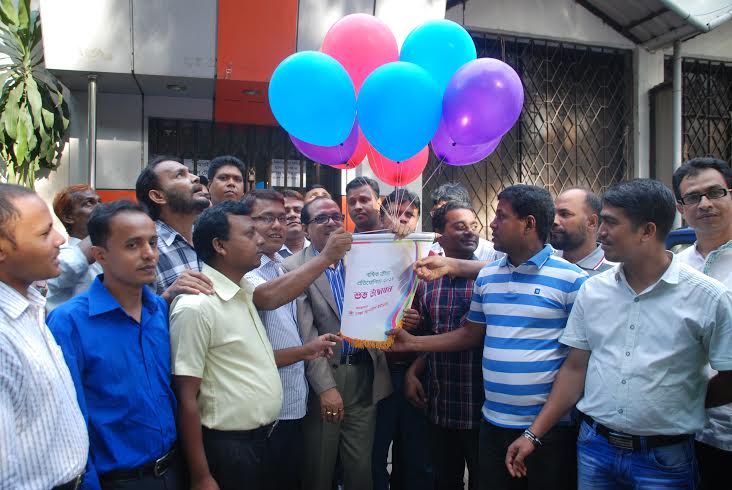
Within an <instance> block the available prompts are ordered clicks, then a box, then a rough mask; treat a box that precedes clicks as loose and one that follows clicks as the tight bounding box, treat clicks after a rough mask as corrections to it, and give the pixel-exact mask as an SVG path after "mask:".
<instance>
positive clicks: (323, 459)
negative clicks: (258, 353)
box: [283, 197, 392, 490]
mask: <svg viewBox="0 0 732 490" xmlns="http://www.w3.org/2000/svg"><path fill="white" fill-rule="evenodd" d="M343 220H344V216H343V213H342V211H341V209H340V208H339V207H338V205H337V204H336V203H335V202H334V201H332V200H331V199H328V198H324V197H321V198H317V199H315V200H313V201H311V202H309V203H308V204H306V205H305V207H304V208H303V210H302V222H303V224H304V225H305V232H306V233H307V236H308V238H309V239H310V241H311V245H310V246H309V247H307V248H306V249H304V250H302V251H300V252H298V253H296V254H295V255H293V256H291V257H288V258H287V259H286V260H285V261H284V264H283V265H284V268H285V269H286V270H289V271H292V270H295V269H297V268H299V267H305V266H307V264H308V263H309V262H312V261H314V260H317V259H318V257H320V256H321V255H322V253H324V249H325V247H326V243H327V241H328V240H329V238H330V237H332V236H333V235H334V234H338V233H343V231H342V228H343ZM344 278H345V269H344V265H343V260H338V261H335V262H334V263H333V264H332V265H331V267H329V268H328V269H326V270H325V273H323V274H321V275H320V277H318V278H317V279H316V280H315V282H313V283H312V284H311V285H310V286H308V288H307V289H306V290H305V293H304V294H303V295H302V296H301V297H300V298H298V302H297V317H298V323H299V326H300V333H301V335H302V338H303V342H308V341H310V340H311V339H314V338H316V337H318V336H319V335H323V334H326V333H333V334H335V333H338V331H339V330H340V318H341V311H342V308H343V292H344ZM333 350H334V351H335V355H334V356H333V358H331V359H325V358H318V359H315V360H312V361H309V362H308V363H307V365H306V376H307V378H308V381H309V382H310V386H311V387H312V391H313V394H314V395H317V396H311V397H310V401H309V404H308V412H307V415H306V416H305V419H304V422H303V429H304V438H305V458H304V460H303V463H304V471H303V483H304V488H305V489H307V490H310V489H312V490H321V489H324V488H331V483H332V480H333V474H334V469H335V465H336V460H337V459H338V456H339V455H340V460H341V463H342V465H343V471H344V475H343V483H344V486H345V488H347V489H348V490H359V489H364V490H371V488H372V479H371V449H372V445H373V439H374V424H375V418H376V403H377V402H378V401H379V400H381V399H383V398H385V397H387V396H388V395H389V394H390V393H391V391H392V387H391V381H390V379H389V370H388V367H387V365H386V359H385V358H384V354H383V352H381V351H380V350H375V349H363V350H362V351H360V353H359V354H347V353H344V350H343V349H341V347H340V344H338V345H336V346H335V347H334V349H333Z"/></svg>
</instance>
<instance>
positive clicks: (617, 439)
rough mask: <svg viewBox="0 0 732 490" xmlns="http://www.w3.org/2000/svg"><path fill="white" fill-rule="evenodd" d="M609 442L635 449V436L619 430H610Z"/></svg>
mask: <svg viewBox="0 0 732 490" xmlns="http://www.w3.org/2000/svg"><path fill="white" fill-rule="evenodd" d="M607 442H609V443H610V445H612V446H615V447H619V448H621V449H628V450H631V451H632V450H633V436H631V435H628V434H621V433H619V432H608V434H607Z"/></svg>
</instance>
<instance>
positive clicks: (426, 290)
mask: <svg viewBox="0 0 732 490" xmlns="http://www.w3.org/2000/svg"><path fill="white" fill-rule="evenodd" d="M432 227H433V228H434V230H435V231H436V232H438V233H440V234H441V235H442V236H441V237H440V238H439V241H440V245H441V247H442V249H443V250H444V253H445V256H446V257H454V258H457V259H461V260H474V261H476V260H477V257H476V256H475V251H476V249H477V247H478V233H477V230H478V229H479V227H480V224H479V223H478V220H477V218H476V216H475V212H474V211H473V209H472V208H471V206H470V204H468V203H460V202H455V201H450V202H448V203H447V204H445V205H444V206H441V207H440V208H439V209H437V210H435V213H434V214H433V215H432ZM474 283H475V281H474V280H473V279H464V278H459V277H458V278H452V277H450V276H443V277H441V278H440V279H438V280H436V281H420V282H419V285H418V286H417V292H416V293H415V296H414V304H415V307H416V308H417V310H418V312H419V313H420V314H421V323H422V326H423V328H424V329H425V330H426V331H427V332H429V334H431V335H439V334H443V333H447V332H451V331H454V330H457V329H460V328H463V324H464V322H465V318H466V316H467V314H468V311H469V310H470V299H471V298H472V295H473V286H474ZM481 352H482V348H481V347H480V346H477V347H474V348H472V349H468V350H464V351H462V352H444V353H434V352H433V353H429V354H427V355H426V356H425V357H420V358H418V359H417V360H416V361H414V363H413V364H412V365H411V366H410V368H409V369H408V370H407V374H406V376H405V381H404V386H405V388H404V391H405V395H406V398H407V400H409V402H410V403H412V404H413V405H414V406H415V407H417V408H419V409H421V410H424V409H427V414H428V419H429V426H428V430H427V433H428V434H427V435H428V437H429V449H430V451H431V453H432V466H433V469H434V474H435V489H437V490H452V489H455V488H462V487H463V478H464V474H465V465H466V464H467V466H468V473H469V488H470V489H476V488H478V473H479V470H478V441H479V431H480V420H481V416H480V409H481V407H482V406H483V400H484V397H483V374H482V371H481V362H482V355H481ZM425 370H426V371H427V378H428V379H427V385H426V387H427V390H426V393H425V389H424V387H423V386H422V382H421V381H420V379H419V375H420V374H421V373H422V372H424V371H425ZM413 417H415V416H414V415H413ZM408 449H411V450H412V451H415V450H416V449H412V448H408ZM425 487H426V485H422V486H414V487H411V488H425ZM407 488H410V487H409V486H408V487H407Z"/></svg>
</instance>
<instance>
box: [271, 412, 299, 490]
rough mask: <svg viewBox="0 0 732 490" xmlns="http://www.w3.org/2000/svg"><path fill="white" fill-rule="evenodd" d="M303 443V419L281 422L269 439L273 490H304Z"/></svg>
mask: <svg viewBox="0 0 732 490" xmlns="http://www.w3.org/2000/svg"><path fill="white" fill-rule="evenodd" d="M304 446H305V443H304V441H303V432H302V419H297V420H280V421H279V423H278V424H277V427H275V430H274V432H272V436H271V437H270V439H269V451H268V453H269V457H270V458H271V459H272V462H271V464H270V467H271V468H274V469H275V474H274V475H273V476H272V487H271V488H273V489H292V490H298V489H300V488H302V460H303V452H304Z"/></svg>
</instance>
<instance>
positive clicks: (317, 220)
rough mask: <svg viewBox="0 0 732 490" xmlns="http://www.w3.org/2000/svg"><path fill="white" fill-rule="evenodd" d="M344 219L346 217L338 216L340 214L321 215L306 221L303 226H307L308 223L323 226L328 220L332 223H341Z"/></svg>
mask: <svg viewBox="0 0 732 490" xmlns="http://www.w3.org/2000/svg"><path fill="white" fill-rule="evenodd" d="M344 219H346V217H345V216H344V215H342V214H340V213H338V214H321V215H319V216H316V217H315V218H313V219H311V220H310V221H308V222H307V223H305V224H307V225H309V224H310V223H315V224H318V225H324V224H326V223H327V222H328V221H330V220H333V222H335V223H343V220H344Z"/></svg>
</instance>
